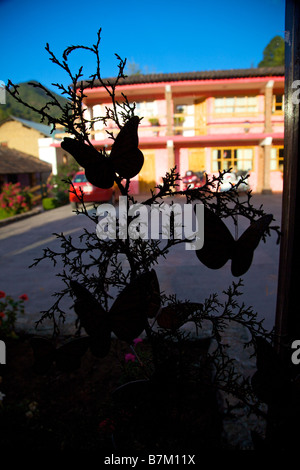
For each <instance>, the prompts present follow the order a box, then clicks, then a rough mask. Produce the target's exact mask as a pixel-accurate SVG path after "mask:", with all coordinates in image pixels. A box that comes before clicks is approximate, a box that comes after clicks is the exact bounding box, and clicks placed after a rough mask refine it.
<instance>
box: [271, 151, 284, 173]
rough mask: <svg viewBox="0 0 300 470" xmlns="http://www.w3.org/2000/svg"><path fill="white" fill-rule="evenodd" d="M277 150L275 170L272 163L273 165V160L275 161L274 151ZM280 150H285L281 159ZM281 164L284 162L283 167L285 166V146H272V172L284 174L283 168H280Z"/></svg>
mask: <svg viewBox="0 0 300 470" xmlns="http://www.w3.org/2000/svg"><path fill="white" fill-rule="evenodd" d="M273 149H275V150H276V168H275V169H272V168H271V163H272V160H274V159H273V158H272V150H273ZM280 150H283V157H280V155H279V151H280ZM280 162H282V165H284V145H272V147H271V155H270V171H280V172H282V173H283V168H282V169H280V167H279V164H280Z"/></svg>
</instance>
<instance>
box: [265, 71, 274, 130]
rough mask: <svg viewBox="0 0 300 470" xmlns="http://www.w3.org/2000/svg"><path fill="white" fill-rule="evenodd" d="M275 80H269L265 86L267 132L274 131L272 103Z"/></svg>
mask: <svg viewBox="0 0 300 470" xmlns="http://www.w3.org/2000/svg"><path fill="white" fill-rule="evenodd" d="M273 86H274V81H273V80H269V81H268V83H267V84H266V88H265V129H264V131H265V133H266V134H268V133H271V132H272V103H273Z"/></svg>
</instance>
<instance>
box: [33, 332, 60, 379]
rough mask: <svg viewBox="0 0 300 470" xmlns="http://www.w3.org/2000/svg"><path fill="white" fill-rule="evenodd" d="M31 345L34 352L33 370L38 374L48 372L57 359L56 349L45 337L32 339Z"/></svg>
mask: <svg viewBox="0 0 300 470" xmlns="http://www.w3.org/2000/svg"><path fill="white" fill-rule="evenodd" d="M30 345H31V347H32V350H33V357H34V364H33V370H34V371H35V372H36V373H37V374H45V373H46V372H48V370H49V369H50V367H51V366H52V363H53V361H54V357H55V348H54V346H53V345H52V343H51V341H50V340H49V339H46V338H43V337H38V336H37V337H35V338H31V340H30Z"/></svg>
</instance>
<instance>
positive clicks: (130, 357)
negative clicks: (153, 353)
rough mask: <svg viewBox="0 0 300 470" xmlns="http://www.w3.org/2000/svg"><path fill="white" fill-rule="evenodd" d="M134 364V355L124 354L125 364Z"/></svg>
mask: <svg viewBox="0 0 300 470" xmlns="http://www.w3.org/2000/svg"><path fill="white" fill-rule="evenodd" d="M130 361H131V362H134V361H135V355H134V354H131V353H127V354H125V362H130Z"/></svg>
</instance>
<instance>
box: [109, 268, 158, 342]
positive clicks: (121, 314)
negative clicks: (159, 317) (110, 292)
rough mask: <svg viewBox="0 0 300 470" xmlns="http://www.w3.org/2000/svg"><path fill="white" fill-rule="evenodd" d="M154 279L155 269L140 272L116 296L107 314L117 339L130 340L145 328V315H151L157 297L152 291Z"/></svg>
mask: <svg viewBox="0 0 300 470" xmlns="http://www.w3.org/2000/svg"><path fill="white" fill-rule="evenodd" d="M153 271H154V270H153ZM151 281H152V282H151ZM156 281H157V278H156V274H155V271H154V273H152V272H147V273H144V274H141V275H140V276H138V277H137V278H136V279H135V280H133V281H132V282H131V283H130V284H128V285H127V286H126V287H125V288H124V289H123V290H122V291H121V293H120V294H119V295H118V297H117V298H116V300H115V302H114V303H113V305H112V307H111V309H110V312H109V314H110V322H111V329H112V331H113V332H114V333H115V335H116V336H117V337H118V338H119V339H121V340H124V341H127V342H131V341H132V340H133V339H134V338H137V337H138V336H139V335H140V334H141V333H142V331H143V330H144V329H145V326H146V323H147V316H148V315H149V314H150V315H151V316H153V314H154V310H155V308H156V307H155V305H157V297H156V294H155V293H153V285H154V286H155V285H156ZM157 284H158V281H157ZM156 288H157V285H156ZM153 299H154V300H153ZM155 299H156V300H155Z"/></svg>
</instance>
